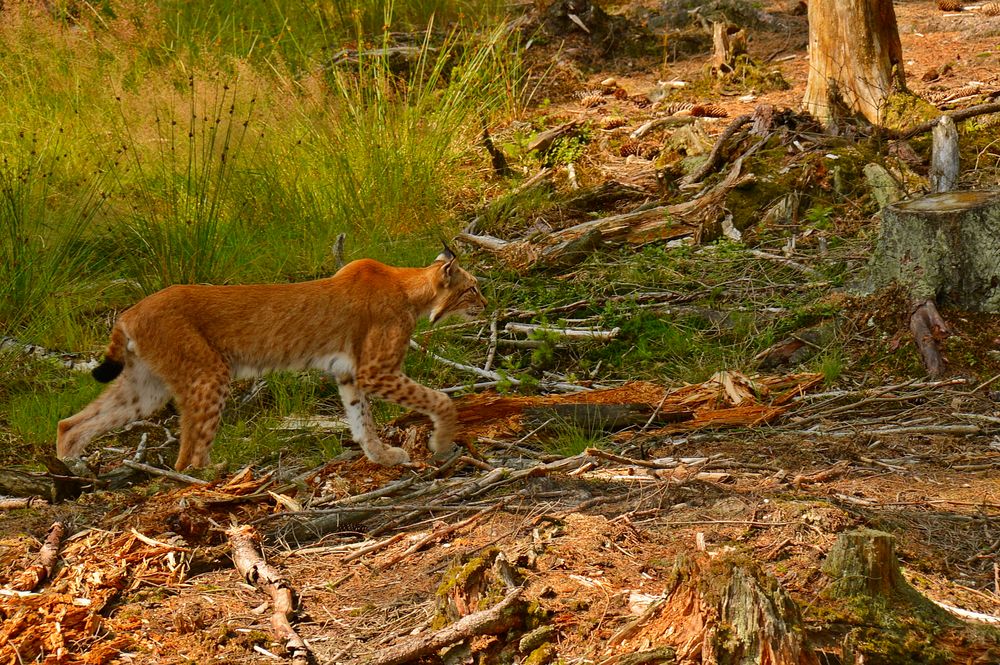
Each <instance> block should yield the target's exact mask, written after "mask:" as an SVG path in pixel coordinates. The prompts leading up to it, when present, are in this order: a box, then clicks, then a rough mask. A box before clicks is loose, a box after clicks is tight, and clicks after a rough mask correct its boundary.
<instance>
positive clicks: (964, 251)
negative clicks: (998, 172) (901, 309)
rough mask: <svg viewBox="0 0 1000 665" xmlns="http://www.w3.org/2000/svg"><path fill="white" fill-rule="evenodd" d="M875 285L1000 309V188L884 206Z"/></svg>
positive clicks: (973, 307)
mask: <svg viewBox="0 0 1000 665" xmlns="http://www.w3.org/2000/svg"><path fill="white" fill-rule="evenodd" d="M871 274H872V279H873V283H874V286H876V287H883V286H887V285H889V284H890V283H892V282H898V283H900V284H902V285H903V286H904V287H906V289H907V290H908V291H909V293H910V295H911V296H912V298H913V299H914V301H915V302H917V301H925V300H936V301H937V302H938V303H940V304H947V305H951V306H954V307H959V308H961V309H966V310H974V311H980V312H1000V191H972V192H944V193H941V194H930V195H927V196H924V197H922V198H918V199H912V200H908V201H900V202H898V203H893V204H891V205H888V206H886V207H885V208H884V209H883V210H882V233H881V237H880V238H879V241H878V244H877V246H876V248H875V255H874V257H873V258H872V263H871Z"/></svg>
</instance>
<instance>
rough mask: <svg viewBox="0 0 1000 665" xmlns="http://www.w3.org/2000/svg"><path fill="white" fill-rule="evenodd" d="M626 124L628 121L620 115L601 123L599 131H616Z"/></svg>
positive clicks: (610, 117)
mask: <svg viewBox="0 0 1000 665" xmlns="http://www.w3.org/2000/svg"><path fill="white" fill-rule="evenodd" d="M627 124H628V120H626V119H625V118H623V117H622V116H620V115H613V116H609V117H607V118H605V119H604V121H603V122H601V129H617V128H618V127H624V126H625V125H627Z"/></svg>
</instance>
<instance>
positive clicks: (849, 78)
mask: <svg viewBox="0 0 1000 665" xmlns="http://www.w3.org/2000/svg"><path fill="white" fill-rule="evenodd" d="M904 89H905V78H904V75H903V49H902V46H901V45H900V42H899V30H898V28H897V27H896V13H895V11H894V10H893V8H892V0H810V2H809V81H808V83H807V85H806V94H805V98H804V99H803V101H802V103H803V106H804V107H805V109H806V110H807V111H808V112H809V113H811V114H812V115H813V116H815V117H816V118H818V119H819V120H821V121H822V122H823V124H824V125H830V124H833V123H834V122H835V121H836V120H837V118H838V117H841V116H842V115H845V114H848V113H850V114H860V115H862V116H864V117H865V118H866V119H868V120H869V121H870V122H872V123H875V124H882V121H883V118H884V114H885V106H886V100H887V99H888V97H889V95H891V94H892V93H893V92H896V91H898V90H904Z"/></svg>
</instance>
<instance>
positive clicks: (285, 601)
mask: <svg viewBox="0 0 1000 665" xmlns="http://www.w3.org/2000/svg"><path fill="white" fill-rule="evenodd" d="M226 535H227V536H228V537H229V544H230V546H231V547H232V550H233V564H234V565H235V566H236V570H238V571H239V573H240V575H242V576H243V579H245V580H246V581H247V582H248V583H250V584H253V585H254V586H256V587H257V588H259V589H260V590H261V591H263V592H265V593H266V594H267V595H269V596H270V597H271V600H272V602H273V603H274V613H273V614H272V615H271V628H272V629H273V630H274V632H275V634H276V635H277V636H278V638H279V639H282V640H284V641H285V648H286V649H287V650H288V653H289V655H290V656H291V659H292V664H293V665H307V664H308V663H309V662H310V660H311V659H310V656H311V654H310V652H309V646H308V645H307V644H306V642H305V640H303V639H302V638H301V637H299V635H298V633H296V632H295V629H294V628H292V624H291V622H290V620H289V617H290V616H291V615H292V613H293V612H294V610H295V597H294V594H293V593H292V588H291V586H290V585H289V584H288V581H287V580H285V579H284V578H283V577H282V576H281V575H280V574H279V573H278V571H277V570H275V569H274V568H273V567H272V566H270V565H268V564H267V563H266V562H265V561H264V559H263V557H261V555H260V553H259V552H258V550H257V544H258V543H259V542H260V535H259V534H258V533H257V530H256V529H254V528H253V527H251V526H239V525H236V526H233V527H231V528H229V529H228V530H227V531H226Z"/></svg>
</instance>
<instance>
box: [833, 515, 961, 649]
mask: <svg viewBox="0 0 1000 665" xmlns="http://www.w3.org/2000/svg"><path fill="white" fill-rule="evenodd" d="M822 570H823V572H824V573H825V574H826V575H827V576H829V577H830V584H829V586H827V588H826V590H825V591H824V593H823V596H824V597H825V598H826V600H827V601H828V602H827V603H825V606H826V611H827V612H832V613H831V614H829V618H830V619H832V620H833V625H836V626H840V627H841V629H842V628H843V627H844V626H851V628H850V629H849V630H847V631H846V633H845V634H842V635H841V643H842V662H845V663H855V662H866V663H867V662H872V663H886V664H889V665H892V664H896V663H899V664H900V665H902V664H904V663H938V662H940V663H945V662H952V661H951V660H950V658H949V656H948V652H947V648H945V647H944V646H943V644H944V642H945V641H944V640H943V639H942V638H943V633H944V631H946V630H949V629H955V628H957V627H960V626H961V622H959V621H958V620H956V619H955V617H953V616H951V615H950V614H949V613H948V612H946V611H945V610H943V609H941V608H940V607H938V606H937V605H935V604H934V603H932V602H931V601H930V600H929V599H927V598H925V597H924V596H923V595H922V594H921V593H920V592H919V591H917V590H916V589H914V588H913V587H912V586H911V585H910V583H909V582H907V581H906V578H904V577H903V574H902V572H901V571H900V567H899V560H898V559H897V558H896V550H895V539H894V538H893V537H892V536H891V535H890V534H888V533H885V532H882V531H876V530H873V529H858V530H856V531H850V532H847V533H842V534H841V535H840V536H839V538H838V539H837V542H836V543H834V545H833V547H832V548H831V549H830V554H829V555H828V556H827V558H826V561H825V562H824V563H823V568H822ZM838 607H839V609H837V608H838ZM838 613H839V614H838Z"/></svg>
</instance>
